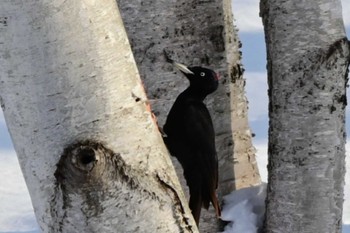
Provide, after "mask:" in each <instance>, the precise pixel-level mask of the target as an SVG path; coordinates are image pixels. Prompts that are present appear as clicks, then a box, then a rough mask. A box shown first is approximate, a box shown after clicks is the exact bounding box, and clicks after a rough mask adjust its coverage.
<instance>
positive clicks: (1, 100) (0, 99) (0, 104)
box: [0, 96, 5, 110]
mask: <svg viewBox="0 0 350 233" xmlns="http://www.w3.org/2000/svg"><path fill="white" fill-rule="evenodd" d="M0 106H1V108H2V109H3V110H5V102H4V100H3V99H2V97H1V96H0Z"/></svg>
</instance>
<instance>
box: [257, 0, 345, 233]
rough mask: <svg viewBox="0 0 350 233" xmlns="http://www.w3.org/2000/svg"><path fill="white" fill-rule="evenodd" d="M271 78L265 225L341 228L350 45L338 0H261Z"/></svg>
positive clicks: (285, 229)
mask: <svg viewBox="0 0 350 233" xmlns="http://www.w3.org/2000/svg"><path fill="white" fill-rule="evenodd" d="M261 16H262V18H263V22H264V26H265V35H266V43H267V59H268V82H269V97H270V104H269V114H270V128H269V165H268V169H269V178H268V182H269V184H268V195H267V212H266V214H267V215H266V222H265V230H266V232H274V233H279V232H280V233H289V232H290V233H292V232H293V233H295V232H300V233H304V232H305V233H314V232H319V233H329V232H334V233H339V232H341V224H342V221H341V217H342V203H343V186H344V173H345V170H344V164H345V161H344V158H345V147H344V144H345V128H344V123H345V106H346V92H345V89H346V83H347V68H348V64H349V45H348V40H347V38H346V35H345V32H344V25H343V21H342V11H341V3H340V1H339V0H320V1H301V0H296V1H287V0H282V1H276V0H270V1H267V0H263V1H261Z"/></svg>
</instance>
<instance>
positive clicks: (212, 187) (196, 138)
mask: <svg viewBox="0 0 350 233" xmlns="http://www.w3.org/2000/svg"><path fill="white" fill-rule="evenodd" d="M166 58H167V61H168V62H171V63H172V64H173V65H174V66H175V67H177V68H178V69H179V70H180V71H181V72H182V73H183V74H184V75H185V76H186V77H187V79H188V80H189V82H190V85H189V87H188V88H187V89H186V90H185V91H183V92H182V93H181V94H180V95H179V96H178V97H177V99H176V101H175V103H174V105H173V106H172V108H171V110H170V112H169V114H168V117H167V120H166V123H165V125H164V127H163V130H164V133H165V134H166V136H165V137H164V142H165V144H166V146H167V148H168V150H169V152H170V154H171V155H173V156H175V157H176V158H177V159H178V160H179V162H180V163H181V165H182V167H183V170H184V176H185V179H186V182H187V185H188V187H189V191H190V201H189V206H190V209H191V211H192V214H193V217H194V219H195V221H196V223H197V225H198V224H199V217H200V213H201V208H202V206H203V207H204V208H206V209H208V208H209V203H210V202H211V203H212V204H213V206H214V208H215V211H216V215H217V216H218V217H219V216H220V207H219V203H218V199H217V196H216V189H217V186H218V159H217V155H216V149H215V133H214V127H213V122H212V120H211V117H210V114H209V111H208V109H207V107H206V106H205V104H204V103H203V100H204V99H205V97H206V96H207V95H209V94H210V93H212V92H214V91H215V90H216V89H217V87H218V83H219V82H218V79H219V78H218V75H217V74H216V73H215V72H214V71H213V70H210V69H207V68H203V67H199V66H195V67H187V66H185V65H183V64H180V63H177V62H174V61H173V60H171V59H169V58H168V57H167V56H166Z"/></svg>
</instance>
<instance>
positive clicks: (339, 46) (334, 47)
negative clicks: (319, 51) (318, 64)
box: [325, 37, 348, 60]
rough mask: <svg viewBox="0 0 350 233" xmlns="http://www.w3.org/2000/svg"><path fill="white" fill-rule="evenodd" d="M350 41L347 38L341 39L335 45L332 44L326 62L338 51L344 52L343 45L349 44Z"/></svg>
mask: <svg viewBox="0 0 350 233" xmlns="http://www.w3.org/2000/svg"><path fill="white" fill-rule="evenodd" d="M347 43H348V39H347V38H346V37H344V38H342V39H339V40H337V41H335V42H334V43H333V44H331V45H330V46H329V48H328V50H327V52H326V56H325V58H326V60H328V59H329V58H330V57H331V56H332V55H333V54H335V53H337V52H338V51H340V52H342V51H343V49H342V44H347Z"/></svg>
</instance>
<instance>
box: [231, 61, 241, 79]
mask: <svg viewBox="0 0 350 233" xmlns="http://www.w3.org/2000/svg"><path fill="white" fill-rule="evenodd" d="M243 73H244V68H243V67H242V65H241V64H236V65H233V66H232V67H231V70H230V77H231V83H236V81H237V80H238V79H241V78H242V75H243Z"/></svg>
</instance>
